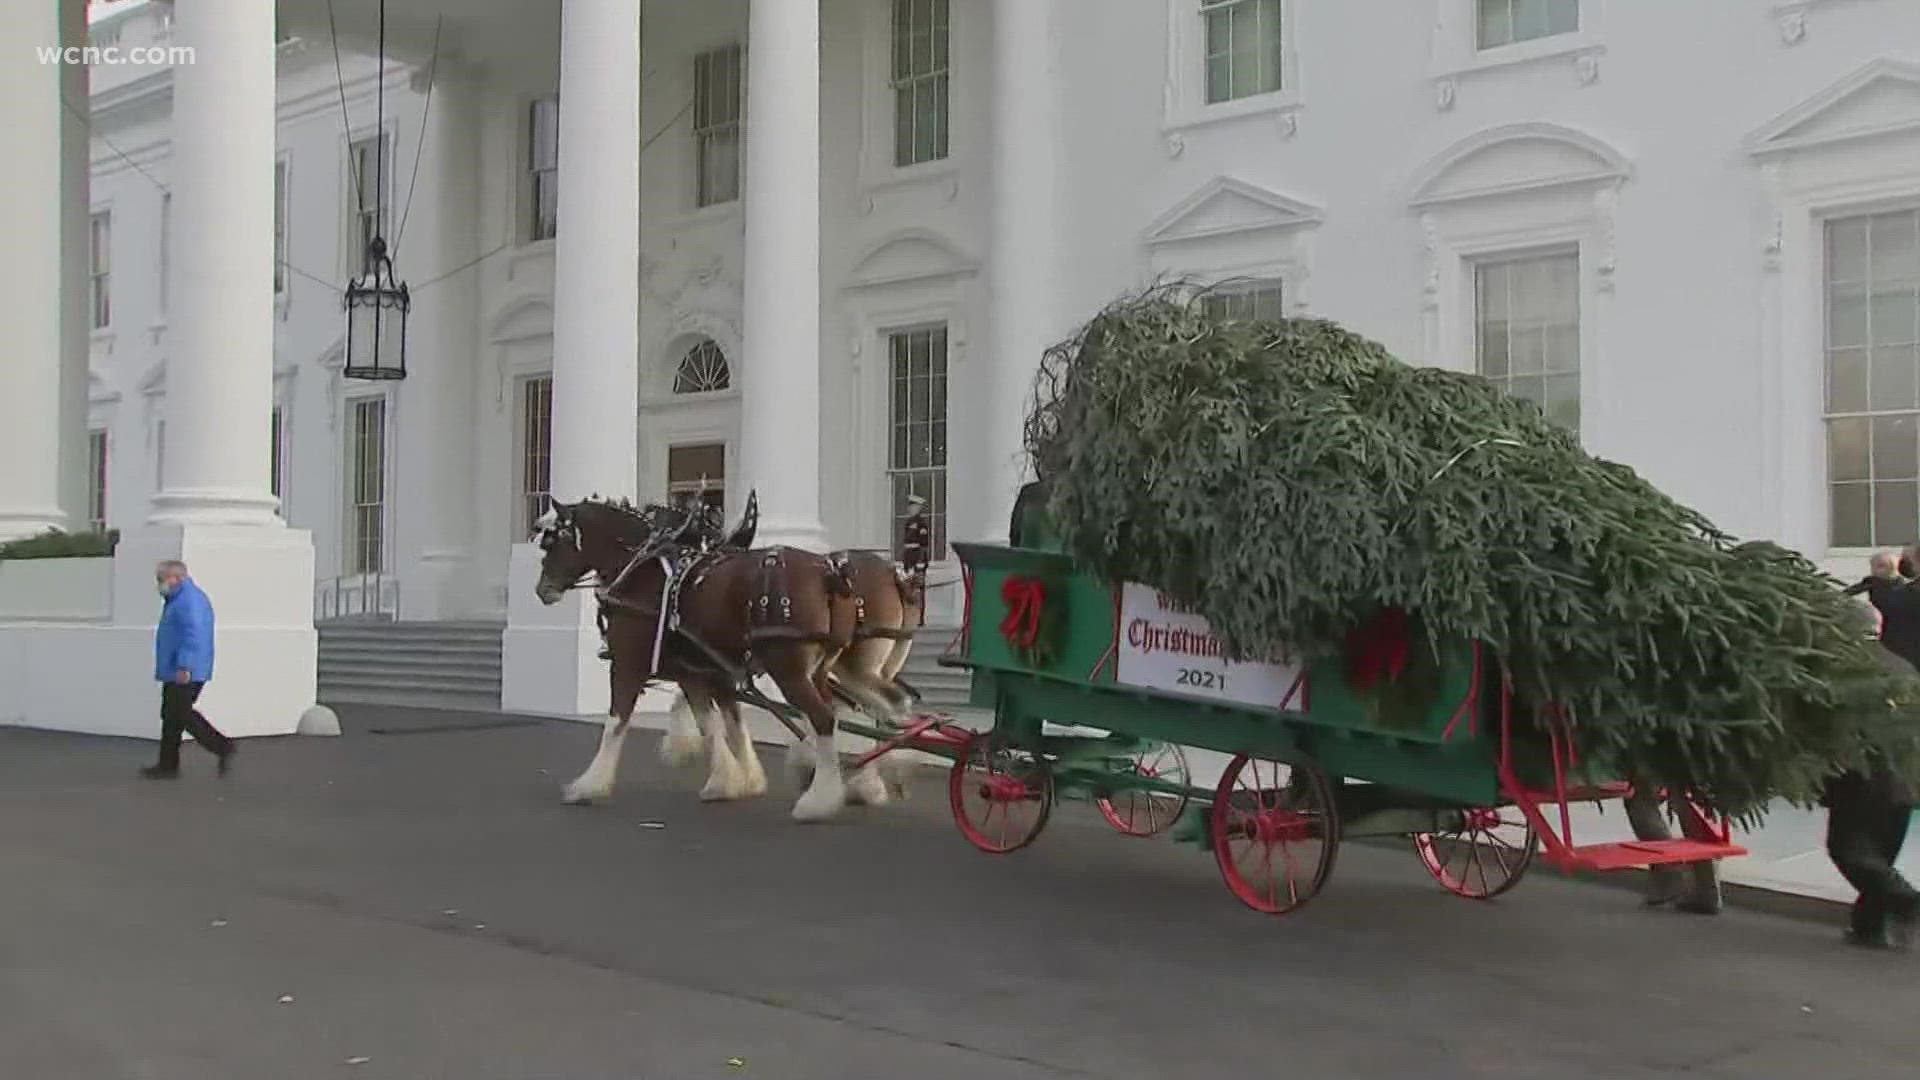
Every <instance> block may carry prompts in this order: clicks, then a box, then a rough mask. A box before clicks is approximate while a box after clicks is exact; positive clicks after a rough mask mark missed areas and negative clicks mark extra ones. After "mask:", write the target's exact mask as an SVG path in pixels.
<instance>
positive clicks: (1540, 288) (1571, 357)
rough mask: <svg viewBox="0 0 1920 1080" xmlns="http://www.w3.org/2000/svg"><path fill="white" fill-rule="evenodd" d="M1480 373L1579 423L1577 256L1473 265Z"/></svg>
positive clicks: (1558, 419)
mask: <svg viewBox="0 0 1920 1080" xmlns="http://www.w3.org/2000/svg"><path fill="white" fill-rule="evenodd" d="M1474 309H1475V314H1474V328H1475V331H1476V333H1475V335H1474V337H1475V350H1474V351H1475V353H1476V354H1477V359H1478V363H1479V369H1480V374H1481V375H1482V376H1484V377H1486V378H1487V379H1488V380H1489V381H1491V382H1492V383H1494V385H1496V386H1498V387H1500V388H1501V389H1503V390H1505V391H1507V392H1508V393H1510V394H1512V395H1513V396H1514V397H1517V398H1523V399H1525V400H1527V401H1531V402H1533V403H1534V404H1535V405H1538V406H1539V407H1540V409H1541V411H1543V412H1545V413H1546V414H1547V419H1549V420H1552V421H1553V422H1554V423H1556V424H1560V425H1563V426H1565V427H1567V428H1568V429H1570V430H1572V431H1575V432H1578V431H1579V430H1580V257H1579V256H1578V255H1575V254H1573V253H1571V252H1568V253H1565V254H1555V255H1538V256H1529V257H1526V258H1520V259H1507V260H1501V261H1498V262H1484V263H1481V264H1480V265H1478V266H1477V267H1475V268H1474Z"/></svg>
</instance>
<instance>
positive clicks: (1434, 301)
mask: <svg viewBox="0 0 1920 1080" xmlns="http://www.w3.org/2000/svg"><path fill="white" fill-rule="evenodd" d="M1420 237H1421V241H1422V243H1423V244H1424V245H1425V247H1426V252H1427V280H1426V282H1425V284H1424V285H1423V286H1422V287H1421V290H1420V291H1421V294H1422V296H1421V305H1420V306H1421V307H1422V308H1424V309H1425V310H1427V311H1438V310H1439V309H1440V223H1439V222H1438V221H1436V220H1434V216H1433V215H1432V214H1431V213H1427V214H1421V215H1420Z"/></svg>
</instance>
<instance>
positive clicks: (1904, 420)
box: [1873, 413, 1920, 481]
mask: <svg viewBox="0 0 1920 1080" xmlns="http://www.w3.org/2000/svg"><path fill="white" fill-rule="evenodd" d="M1915 477H1920V418H1916V416H1915V415H1914V414H1913V413H1903V414H1900V415H1897V416H1876V417H1874V418H1873V478H1874V479H1875V480H1876V481H1878V480H1912V479H1914V478H1915Z"/></svg>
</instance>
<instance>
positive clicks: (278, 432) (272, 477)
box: [267, 405, 287, 516]
mask: <svg viewBox="0 0 1920 1080" xmlns="http://www.w3.org/2000/svg"><path fill="white" fill-rule="evenodd" d="M286 423H287V422H286V411H285V410H284V409H282V408H280V407H279V406H278V405H276V406H274V407H273V420H272V424H273V429H272V432H271V433H270V434H269V435H268V438H267V442H268V449H269V450H270V451H271V452H272V454H273V460H272V463H271V464H270V465H269V466H268V468H267V490H268V491H271V492H273V497H274V498H276V499H280V500H282V501H283V505H282V506H281V508H280V513H281V514H282V516H284V515H285V514H286V507H285V505H284V500H285V499H286V495H285V494H284V493H283V492H282V491H281V479H280V470H281V469H282V468H283V465H284V462H285V461H286V437H287V426H286Z"/></svg>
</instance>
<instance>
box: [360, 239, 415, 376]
mask: <svg viewBox="0 0 1920 1080" xmlns="http://www.w3.org/2000/svg"><path fill="white" fill-rule="evenodd" d="M412 306H413V300H412V298H411V296H409V294H408V292H407V284H406V282H404V281H395V280H394V278H393V260H391V259H389V258H387V242H386V241H385V240H383V239H381V238H380V237H378V236H375V237H374V238H373V239H372V240H371V241H369V242H368V243H367V273H366V276H364V277H358V278H355V279H353V280H352V281H350V282H348V283H347V366H346V370H345V371H344V372H343V374H345V375H346V377H347V378H349V379H373V380H382V379H404V378H406V377H407V311H408V309H409V308H411V307H412Z"/></svg>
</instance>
